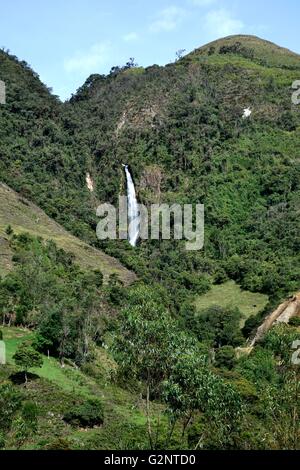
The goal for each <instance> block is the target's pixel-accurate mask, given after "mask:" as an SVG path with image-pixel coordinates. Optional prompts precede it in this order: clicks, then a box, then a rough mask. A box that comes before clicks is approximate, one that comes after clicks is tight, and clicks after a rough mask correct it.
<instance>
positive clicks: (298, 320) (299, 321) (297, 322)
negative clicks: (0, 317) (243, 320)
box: [0, 317, 300, 339]
mask: <svg viewBox="0 0 300 470" xmlns="http://www.w3.org/2000/svg"><path fill="white" fill-rule="evenodd" d="M289 325H291V326H300V317H292V318H291V319H290V321H289ZM0 339H1V338H0Z"/></svg>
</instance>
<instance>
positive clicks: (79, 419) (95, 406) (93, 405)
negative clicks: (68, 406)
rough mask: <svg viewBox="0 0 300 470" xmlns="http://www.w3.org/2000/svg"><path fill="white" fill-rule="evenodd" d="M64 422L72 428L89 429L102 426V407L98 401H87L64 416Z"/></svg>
mask: <svg viewBox="0 0 300 470" xmlns="http://www.w3.org/2000/svg"><path fill="white" fill-rule="evenodd" d="M64 421H66V422H67V423H69V424H71V425H73V426H83V427H86V428H91V427H93V426H99V425H101V424H103V406H102V403H101V402H100V400H97V399H88V400H87V401H86V402H84V403H82V404H81V405H78V406H76V407H75V408H73V410H70V411H68V412H67V413H65V415H64Z"/></svg>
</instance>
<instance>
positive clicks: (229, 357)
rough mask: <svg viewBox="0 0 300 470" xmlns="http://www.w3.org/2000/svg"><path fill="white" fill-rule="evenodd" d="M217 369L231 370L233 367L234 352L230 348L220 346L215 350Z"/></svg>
mask: <svg viewBox="0 0 300 470" xmlns="http://www.w3.org/2000/svg"><path fill="white" fill-rule="evenodd" d="M215 359H216V365H217V367H221V368H222V367H225V368H227V369H232V368H233V367H234V365H235V350H234V348H233V347H232V346H222V347H221V348H219V349H217V350H216V355H215Z"/></svg>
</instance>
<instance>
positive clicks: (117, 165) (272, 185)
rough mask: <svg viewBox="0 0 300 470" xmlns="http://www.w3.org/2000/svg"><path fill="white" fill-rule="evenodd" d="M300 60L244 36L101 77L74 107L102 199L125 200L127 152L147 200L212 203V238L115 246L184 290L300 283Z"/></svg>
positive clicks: (280, 291) (289, 287)
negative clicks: (230, 283) (188, 245)
mask: <svg viewBox="0 0 300 470" xmlns="http://www.w3.org/2000/svg"><path fill="white" fill-rule="evenodd" d="M299 68H300V56H298V55H297V54H294V53H292V52H290V51H287V50H285V49H282V48H280V47H278V46H276V45H274V44H272V43H270V42H268V41H264V40H261V39H259V38H256V37H251V36H234V37H230V38H225V39H221V40H219V41H215V42H214V43H213V44H210V45H207V46H204V47H203V48H200V49H197V50H196V51H195V52H194V53H191V54H189V55H187V56H186V57H184V58H182V59H181V60H179V61H178V62H176V63H175V64H169V65H167V66H166V67H158V66H152V67H148V68H146V69H142V68H129V69H128V68H125V69H121V70H118V71H117V72H116V71H115V70H113V71H112V73H111V74H110V75H109V76H108V77H103V76H100V75H93V76H91V77H90V78H89V79H88V80H87V81H86V83H85V85H84V86H83V87H82V88H81V89H80V90H78V93H77V94H76V95H75V96H74V97H73V99H72V100H71V102H70V104H67V105H66V112H67V113H69V116H70V119H71V122H72V125H74V126H77V132H76V138H77V139H78V142H80V145H81V146H86V145H88V146H89V149H90V152H91V154H92V156H93V161H94V172H93V177H94V179H95V181H96V192H97V195H98V197H99V198H100V199H103V198H106V199H109V200H110V201H113V202H115V201H116V200H117V196H118V194H119V192H120V191H121V190H122V188H124V178H123V175H122V169H121V163H123V162H126V163H129V164H130V165H131V169H132V172H133V175H134V178H135V181H136V184H137V187H138V197H139V200H141V201H143V202H145V203H147V204H149V203H151V202H158V201H162V202H177V203H183V202H189V203H196V202H202V203H204V205H205V216H206V225H205V231H206V233H205V236H206V238H205V248H204V251H202V252H201V253H194V254H193V256H191V254H190V253H186V252H185V251H184V249H183V248H182V246H181V245H180V244H179V245H178V244H174V243H173V244H172V243H170V242H168V243H166V242H165V243H161V244H160V245H159V246H158V245H157V244H155V243H154V242H153V243H152V244H150V243H149V242H147V243H142V244H141V246H140V249H139V250H137V251H136V252H135V253H131V252H130V253H127V251H126V250H124V249H123V247H122V246H121V244H117V243H109V244H108V246H107V247H106V249H109V252H110V253H113V254H115V255H116V256H119V257H120V258H121V259H122V260H123V261H124V262H125V263H127V265H128V266H130V265H131V263H132V265H135V266H136V265H138V266H139V267H140V271H141V273H145V271H146V272H147V273H149V272H150V273H151V276H154V278H155V279H156V280H161V278H162V277H163V278H164V280H165V282H166V285H168V286H170V285H172V286H173V287H174V288H178V287H179V286H184V285H187V284H190V285H191V284H193V286H192V288H191V290H193V289H194V287H195V285H196V284H197V280H198V279H199V277H200V278H201V279H202V287H199V285H198V286H197V287H196V289H199V290H200V293H202V292H203V290H204V291H205V280H204V279H205V276H206V275H209V276H212V278H213V279H214V278H217V279H218V278H220V276H221V277H223V278H224V277H225V279H226V276H229V277H230V278H233V279H235V280H236V281H238V283H240V284H241V285H242V287H243V288H246V289H248V290H251V291H260V292H263V293H267V294H271V295H272V296H274V295H276V296H279V297H280V296H281V295H285V294H286V293H287V292H294V291H296V290H297V289H298V288H299V283H300V272H299V268H298V267H297V266H299V235H298V234H299V228H300V227H299V217H298V215H297V214H298V211H299V201H300V187H299V181H300V180H299V175H300V160H299V154H300V153H299V152H300V127H299V126H300V109H299V107H297V106H295V105H293V104H292V101H291V96H292V83H293V82H294V81H295V80H296V79H298V78H299ZM248 107H250V109H251V112H252V113H251V116H250V117H249V118H248V119H243V111H244V108H248ZM79 115H80V116H83V117H84V119H81V120H80V121H79V120H78V116H79ZM120 182H121V189H120ZM149 250H150V252H151V256H149ZM146 257H147V258H146ZM134 258H135V259H134ZM162 265H163V266H164V268H165V269H164V270H163V271H164V272H163V274H162V268H161V266H162ZM186 272H188V273H189V274H190V275H191V277H192V278H193V279H196V280H195V282H193V280H192V279H191V278H189V281H187V276H186V274H184V275H183V276H182V275H181V274H182V273H186ZM178 273H180V274H178ZM202 288H203V290H201V289H202Z"/></svg>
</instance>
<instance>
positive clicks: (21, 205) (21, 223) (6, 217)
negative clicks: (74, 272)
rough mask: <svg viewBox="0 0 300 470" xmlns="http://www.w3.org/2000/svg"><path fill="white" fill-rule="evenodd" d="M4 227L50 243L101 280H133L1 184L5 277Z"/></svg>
mask: <svg viewBox="0 0 300 470" xmlns="http://www.w3.org/2000/svg"><path fill="white" fill-rule="evenodd" d="M8 225H11V226H12V228H13V230H14V232H15V233H20V232H24V231H26V232H29V233H31V234H32V235H36V236H41V237H43V238H45V239H52V240H54V241H55V242H56V244H57V245H58V246H59V247H60V248H63V249H64V250H66V251H70V252H72V253H74V255H75V257H76V261H77V262H78V263H79V264H80V266H82V268H84V269H101V271H102V272H103V274H104V277H105V278H107V277H108V276H109V275H110V274H112V273H117V274H118V275H119V277H120V279H122V280H123V282H124V283H125V284H128V283H130V282H132V281H133V280H134V279H135V275H134V273H132V272H130V271H128V270H127V269H126V268H124V267H123V266H122V265H121V264H120V263H119V262H118V261H117V260H115V259H114V258H112V257H110V256H108V255H106V254H104V253H103V252H101V251H99V250H96V249H95V248H92V247H91V246H89V245H87V244H86V243H84V242H83V241H81V240H79V239H78V238H76V237H74V236H73V235H71V234H70V233H69V232H67V231H66V230H65V229H64V228H62V227H61V226H60V225H59V224H57V223H56V222H54V220H52V219H50V217H48V216H47V215H46V214H45V213H44V212H43V211H42V210H41V209H39V208H38V207H37V206H35V205H34V204H32V203H30V202H29V201H27V200H25V199H24V198H21V197H20V196H19V195H18V194H17V193H16V192H15V191H13V190H12V189H10V188H9V187H8V186H6V185H4V184H1V183H0V274H5V273H6V272H7V271H8V270H9V269H10V267H11V252H10V248H9V244H8V241H7V240H6V237H5V228H6V227H7V226H8Z"/></svg>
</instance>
